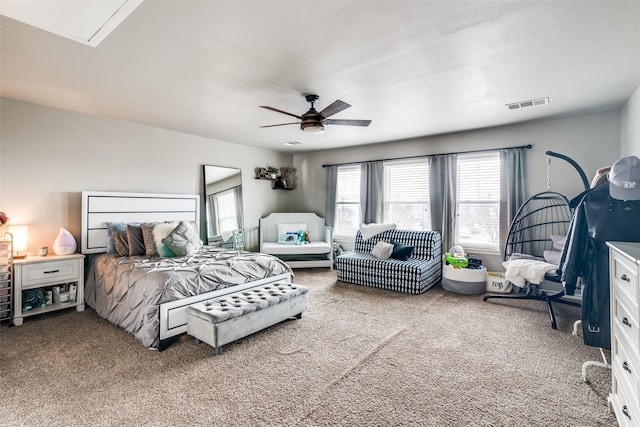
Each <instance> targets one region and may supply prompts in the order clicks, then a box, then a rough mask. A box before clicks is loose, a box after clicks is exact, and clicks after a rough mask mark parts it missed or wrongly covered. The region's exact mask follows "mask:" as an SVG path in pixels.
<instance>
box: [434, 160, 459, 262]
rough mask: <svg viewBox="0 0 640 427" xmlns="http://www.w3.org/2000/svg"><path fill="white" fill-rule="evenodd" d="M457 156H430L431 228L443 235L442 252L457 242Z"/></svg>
mask: <svg viewBox="0 0 640 427" xmlns="http://www.w3.org/2000/svg"><path fill="white" fill-rule="evenodd" d="M456 162H457V156H456V155H455V154H445V155H442V156H432V157H429V193H430V194H429V203H430V209H431V228H432V229H433V230H436V231H439V232H440V235H441V236H442V252H443V253H444V252H446V251H448V250H449V248H450V247H451V246H453V244H454V242H455V230H456V176H457V163H456Z"/></svg>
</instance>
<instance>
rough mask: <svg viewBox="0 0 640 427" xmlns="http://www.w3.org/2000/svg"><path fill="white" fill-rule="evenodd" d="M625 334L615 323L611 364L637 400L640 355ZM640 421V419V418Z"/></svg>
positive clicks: (639, 378)
mask: <svg viewBox="0 0 640 427" xmlns="http://www.w3.org/2000/svg"><path fill="white" fill-rule="evenodd" d="M624 337H625V334H623V333H621V331H620V325H619V324H615V325H614V335H613V338H612V340H613V341H612V346H611V355H612V360H611V366H612V368H613V370H614V372H615V373H616V378H617V379H618V380H619V381H622V382H624V383H625V384H627V388H628V389H629V390H630V391H631V394H632V395H633V396H631V397H633V398H634V399H635V401H638V396H640V356H638V353H637V351H636V352H634V351H633V349H632V348H630V347H629V346H628V345H629V343H627V342H626V341H625V339H624ZM638 421H640V420H638Z"/></svg>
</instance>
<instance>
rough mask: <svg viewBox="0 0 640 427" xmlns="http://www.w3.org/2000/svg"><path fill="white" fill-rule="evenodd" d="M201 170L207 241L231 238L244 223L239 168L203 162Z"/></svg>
mask: <svg viewBox="0 0 640 427" xmlns="http://www.w3.org/2000/svg"><path fill="white" fill-rule="evenodd" d="M202 172H203V182H204V199H205V225H206V238H207V244H209V245H212V244H216V242H218V243H219V244H224V242H231V241H232V240H233V239H231V238H232V237H234V238H235V236H236V235H237V234H238V230H242V228H243V227H244V213H243V209H242V206H243V203H242V174H241V173H240V169H237V168H227V167H222V166H211V165H203V167H202ZM234 231H235V234H234Z"/></svg>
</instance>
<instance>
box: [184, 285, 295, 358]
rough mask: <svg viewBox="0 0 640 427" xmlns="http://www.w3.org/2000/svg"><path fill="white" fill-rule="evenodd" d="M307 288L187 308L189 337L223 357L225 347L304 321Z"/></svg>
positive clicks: (238, 295) (270, 290)
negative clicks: (292, 320) (288, 321)
mask: <svg viewBox="0 0 640 427" xmlns="http://www.w3.org/2000/svg"><path fill="white" fill-rule="evenodd" d="M307 292H308V288H307V287H305V286H302V285H296V284H290V283H281V284H273V285H264V286H259V287H256V288H250V289H245V290H243V291H239V292H235V293H231V294H227V295H224V296H222V297H217V298H212V299H210V300H205V301H202V302H199V303H196V304H193V305H190V306H189V307H187V334H189V335H191V336H193V337H195V338H196V342H199V341H204V342H206V343H207V344H209V345H210V346H211V347H213V348H215V351H216V354H221V353H222V346H223V345H225V344H228V343H230V342H232V341H235V340H238V339H240V338H244V337H246V336H248V335H251V334H253V333H255V332H258V331H260V330H262V329H265V328H268V327H269V326H272V325H275V324H276V323H280V322H282V321H284V320H286V319H288V318H291V317H295V318H297V319H300V318H302V312H303V311H305V310H306V309H307Z"/></svg>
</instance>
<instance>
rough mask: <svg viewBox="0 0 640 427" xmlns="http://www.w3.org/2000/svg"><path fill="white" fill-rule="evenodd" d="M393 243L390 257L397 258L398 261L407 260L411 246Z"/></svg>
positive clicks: (411, 249) (411, 251) (409, 256)
mask: <svg viewBox="0 0 640 427" xmlns="http://www.w3.org/2000/svg"><path fill="white" fill-rule="evenodd" d="M391 243H393V252H392V253H391V258H394V259H399V260H400V261H407V260H408V259H409V258H411V255H413V246H407V245H401V244H400V243H396V242H391Z"/></svg>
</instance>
